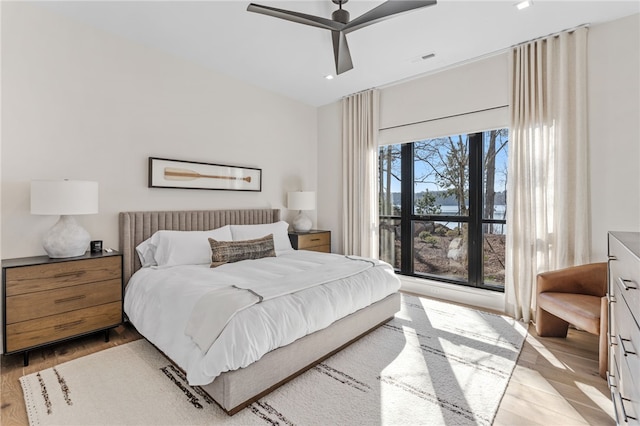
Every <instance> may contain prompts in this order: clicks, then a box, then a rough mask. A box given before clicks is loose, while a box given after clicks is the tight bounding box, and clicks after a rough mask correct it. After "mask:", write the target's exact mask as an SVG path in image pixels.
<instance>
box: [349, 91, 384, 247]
mask: <svg viewBox="0 0 640 426" xmlns="http://www.w3.org/2000/svg"><path fill="white" fill-rule="evenodd" d="M378 100H379V93H378V91H377V90H375V89H372V90H368V91H366V92H361V93H357V94H355V95H351V96H348V97H346V98H344V99H343V100H342V163H343V167H342V178H343V179H342V182H343V184H342V185H343V191H342V194H343V221H342V223H343V234H342V235H343V246H344V254H347V255H350V254H351V255H357V256H366V257H373V258H377V257H378V237H377V234H378V232H377V230H378V191H377V186H376V185H377V181H378V179H377V177H378V140H377V139H378V136H377V135H378Z"/></svg>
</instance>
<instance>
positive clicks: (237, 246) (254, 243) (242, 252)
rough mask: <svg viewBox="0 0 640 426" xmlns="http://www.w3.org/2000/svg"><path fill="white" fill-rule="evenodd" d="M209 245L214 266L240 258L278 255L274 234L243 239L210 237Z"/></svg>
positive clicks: (236, 260)
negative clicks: (224, 239) (228, 239)
mask: <svg viewBox="0 0 640 426" xmlns="http://www.w3.org/2000/svg"><path fill="white" fill-rule="evenodd" d="M209 245H210V246H211V267H212V268H215V267H217V266H220V265H224V264H225V263H233V262H238V261H240V260H247V259H261V258H263V257H275V256H276V251H275V249H274V246H273V234H269V235H267V236H265V237H262V238H256V239H255V240H243V241H216V240H214V239H213V238H209Z"/></svg>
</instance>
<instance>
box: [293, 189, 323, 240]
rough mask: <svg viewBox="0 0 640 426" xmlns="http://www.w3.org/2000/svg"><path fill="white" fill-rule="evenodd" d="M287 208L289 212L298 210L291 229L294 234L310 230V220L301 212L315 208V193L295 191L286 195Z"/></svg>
mask: <svg viewBox="0 0 640 426" xmlns="http://www.w3.org/2000/svg"><path fill="white" fill-rule="evenodd" d="M287 207H288V208H289V210H299V213H298V215H297V216H296V217H295V218H294V219H293V229H294V230H295V231H296V232H308V231H309V230H310V229H311V225H312V222H311V219H310V218H309V217H308V216H307V215H306V214H304V213H303V210H313V209H315V208H316V193H315V192H313V191H297V192H289V193H288V194H287Z"/></svg>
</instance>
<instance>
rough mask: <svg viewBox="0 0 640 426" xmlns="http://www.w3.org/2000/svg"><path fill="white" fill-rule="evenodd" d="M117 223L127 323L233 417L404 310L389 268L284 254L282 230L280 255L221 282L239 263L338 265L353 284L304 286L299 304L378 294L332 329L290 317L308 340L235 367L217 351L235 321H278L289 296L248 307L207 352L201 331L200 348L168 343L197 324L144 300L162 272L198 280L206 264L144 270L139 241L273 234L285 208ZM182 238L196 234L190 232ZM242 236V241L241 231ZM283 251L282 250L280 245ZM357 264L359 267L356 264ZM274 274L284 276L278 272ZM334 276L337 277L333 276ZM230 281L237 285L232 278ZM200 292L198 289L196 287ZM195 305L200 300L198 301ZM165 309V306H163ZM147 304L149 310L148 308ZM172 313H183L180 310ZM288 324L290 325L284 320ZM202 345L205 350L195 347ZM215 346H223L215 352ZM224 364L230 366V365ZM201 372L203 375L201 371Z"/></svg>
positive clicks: (189, 300) (190, 301) (135, 215)
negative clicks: (213, 233) (173, 235)
mask: <svg viewBox="0 0 640 426" xmlns="http://www.w3.org/2000/svg"><path fill="white" fill-rule="evenodd" d="M119 221H120V251H121V252H122V253H123V275H124V282H125V286H126V289H125V312H126V313H127V317H128V319H129V320H130V321H131V323H132V324H133V325H134V326H135V327H136V328H137V329H138V331H139V332H140V333H141V334H142V335H143V336H144V337H145V338H146V339H147V340H149V341H150V342H151V343H153V344H154V345H155V346H156V347H157V348H158V349H159V350H160V351H162V352H163V353H164V354H165V355H166V356H167V357H168V358H169V359H170V360H172V362H174V363H175V364H176V365H177V366H178V367H179V368H181V369H182V370H183V371H186V372H187V375H188V377H189V381H190V383H192V384H194V385H197V386H200V387H201V388H202V389H203V390H204V391H205V392H207V393H208V394H209V395H210V396H211V397H212V398H213V399H214V400H215V401H216V403H218V405H220V406H221V407H222V409H224V410H225V411H226V412H227V414H229V415H233V414H235V413H237V412H238V411H240V410H241V409H243V408H244V407H246V406H247V405H249V404H251V403H252V402H254V401H256V400H258V399H259V398H260V397H262V396H263V395H265V394H267V393H269V392H270V391H272V390H273V389H275V388H277V387H278V386H280V385H282V384H283V383H285V382H287V381H289V380H291V379H292V378H294V377H296V376H297V375H299V374H301V373H302V372H304V371H306V370H307V369H309V368H311V367H313V366H314V365H316V364H317V363H318V362H321V361H322V360H324V359H326V358H328V357H329V356H331V355H333V354H334V353H336V352H338V351H340V350H341V349H343V348H344V347H346V346H348V345H349V344H351V343H353V342H354V341H356V340H357V339H359V338H360V337H362V336H363V335H365V334H367V333H369V332H370V331H372V330H374V329H375V328H377V327H378V326H380V325H382V324H384V323H385V322H387V321H388V320H389V319H391V318H392V317H393V316H394V314H395V313H396V312H398V310H399V309H400V296H399V294H398V292H397V290H398V289H399V281H397V278H395V277H393V278H389V276H388V275H393V274H389V273H388V271H387V270H386V269H385V268H380V267H378V268H376V267H366V270H363V271H362V272H359V270H358V271H356V270H355V269H353V268H361V269H363V268H365V266H362V265H364V264H365V263H366V262H367V260H366V259H349V260H345V259H344V258H346V257H345V256H338V255H330V254H315V253H311V252H297V251H293V250H291V251H288V250H282V251H279V250H278V241H277V238H282V235H280V234H281V233H280V231H278V233H274V240H276V245H275V248H276V250H275V251H276V253H277V256H276V257H269V258H264V259H259V260H256V261H255V262H254V261H251V262H252V263H246V262H245V263H243V262H237V264H236V265H235V266H234V265H229V264H224V265H222V266H221V267H219V268H216V269H219V270H220V271H221V272H219V274H220V275H221V276H224V273H225V271H228V273H227V278H228V279H231V277H232V275H231V274H233V276H235V272H237V271H238V269H232V268H237V265H240V264H244V265H254V264H255V265H259V266H258V267H257V268H256V269H265V270H267V271H269V270H271V269H270V268H288V269H287V270H289V269H291V270H293V269H296V270H297V269H299V268H303V267H305V268H306V267H310V266H307V265H313V268H314V270H325V271H329V270H330V268H328V267H325V265H324V262H326V263H327V264H331V265H333V264H334V263H335V264H336V265H337V267H338V268H340V267H342V268H350V269H349V270H350V271H352V272H350V273H349V274H350V275H349V274H347V275H349V278H345V279H335V280H334V281H335V282H333V281H331V282H327V283H326V284H323V285H322V286H313V287H309V288H306V287H305V288H304V289H303V290H301V291H298V292H296V293H295V297H306V298H307V299H301V300H307V302H309V304H310V306H311V308H313V306H315V305H314V304H317V306H316V308H315V309H316V310H326V309H324V308H323V307H322V305H320V303H329V302H324V301H323V300H324V297H325V293H326V294H329V293H335V292H336V291H347V290H344V289H345V288H348V286H350V285H351V286H353V288H354V289H359V288H361V287H362V286H370V287H366V288H375V290H365V291H364V292H362V293H366V294H367V296H366V298H369V299H371V301H369V302H366V305H363V303H365V302H364V301H363V300H364V299H365V297H364V296H362V295H361V294H360V292H358V297H353V299H354V300H356V302H354V306H356V308H357V309H355V311H353V312H352V313H348V314H344V312H343V313H342V314H340V313H336V314H335V315H337V316H339V318H336V319H335V320H332V321H331V323H330V325H328V326H327V325H322V324H316V323H314V316H313V315H307V313H304V315H303V316H302V317H300V316H298V317H291V318H296V320H295V321H293V322H294V323H295V325H294V328H296V327H297V328H304V327H308V328H309V329H310V330H311V332H310V333H309V334H305V335H303V336H300V337H296V338H295V340H293V341H292V342H287V343H286V344H284V345H281V346H278V347H275V348H273V349H270V350H269V351H267V352H265V353H257V354H253V355H251V356H253V357H254V358H256V359H255V360H254V359H248V360H247V359H245V360H243V361H241V362H240V364H241V366H240V367H237V366H234V365H231V364H233V362H231V361H228V360H226V358H229V357H230V355H228V354H227V353H226V352H220V350H223V351H226V350H227V349H219V348H220V347H225V343H224V341H225V338H227V336H226V334H225V333H227V331H229V330H233V329H234V327H235V328H238V329H242V328H241V327H242V326H241V325H236V324H235V323H233V322H232V321H236V318H239V319H238V320H237V321H240V320H241V319H242V316H243V315H245V316H247V318H251V315H258V314H257V313H256V312H258V310H261V309H262V310H269V309H271V312H272V313H274V315H275V316H278V315H281V314H280V312H281V310H280V308H279V307H276V306H277V305H275V304H276V303H284V302H282V301H284V300H288V299H286V297H289V296H282V297H274V298H272V299H269V300H265V301H263V300H262V296H260V300H259V301H258V302H252V303H250V304H249V305H247V306H248V307H247V308H243V309H242V310H240V311H239V312H237V313H236V314H235V316H233V319H232V320H231V321H229V322H228V324H227V325H226V327H225V328H224V330H223V332H222V333H221V334H220V335H219V336H218V338H217V339H216V340H215V342H214V343H213V344H212V346H211V347H209V346H206V345H207V344H209V343H206V344H205V343H203V342H202V337H201V336H202V335H204V333H203V332H202V331H201V330H195V331H193V335H192V336H191V337H192V340H193V342H196V343H197V344H194V343H193V342H189V343H187V342H186V341H184V342H182V341H181V340H180V339H183V338H186V337H185V336H177V337H174V338H167V337H166V335H165V334H164V333H165V332H166V331H167V330H168V329H171V328H174V329H175V330H174V331H173V332H175V333H176V334H184V332H183V330H184V329H185V327H184V324H186V325H187V327H186V328H187V329H189V327H190V326H192V325H193V323H194V321H193V318H194V316H193V312H192V314H191V316H190V317H189V318H188V316H186V315H183V314H179V313H177V312H174V310H173V309H167V308H166V307H162V303H163V302H159V301H154V302H153V303H147V302H146V300H148V299H152V298H153V297H155V296H153V295H152V293H150V291H152V290H150V289H155V287H158V288H160V287H161V286H159V285H157V284H155V283H160V282H164V281H163V280H164V279H165V278H164V277H165V276H166V272H163V271H161V270H163V269H164V270H167V271H171V273H172V274H173V275H174V276H180V277H183V276H187V275H189V274H192V273H193V274H194V281H195V280H196V277H199V276H201V275H202V274H205V273H207V272H205V270H206V269H208V266H205V267H204V268H202V267H197V266H193V265H177V266H176V265H173V266H170V267H167V268H162V267H152V268H143V267H142V263H141V260H140V256H139V254H138V252H137V251H136V247H138V246H141V243H143V242H145V241H148V240H149V238H150V237H152V236H153V235H156V232H157V231H208V230H220V231H221V230H222V229H224V228H228V227H229V226H228V225H232V226H233V229H234V231H235V232H240V230H245V229H251V230H252V232H253V231H254V230H255V229H254V228H259V227H253V226H252V227H246V226H244V225H262V226H265V227H267V228H266V229H275V228H273V227H279V226H280V225H281V224H283V223H284V222H282V221H281V220H280V210H277V209H248V210H207V211H158V212H122V213H120V215H119ZM238 225H240V226H238ZM278 229H279V228H278ZM242 232H244V231H242ZM158 234H160V233H158ZM181 234H188V235H191V233H181ZM276 234H277V235H279V237H277V236H276ZM239 235H241V232H240V234H239ZM241 239H247V238H241ZM287 239H288V237H287ZM280 242H282V241H280ZM142 245H144V244H142ZM280 246H281V247H282V244H281V245H280ZM318 256H320V257H318ZM143 258H144V256H143ZM260 262H263V263H260ZM371 262H374V261H371ZM354 264H357V265H360V266H353V265H354ZM300 265H304V266H300ZM373 265H374V266H380V265H379V264H375V263H373ZM383 266H384V265H383ZM181 268H182V269H181ZM224 268H227V269H224ZM223 269H224V270H223ZM249 269H250V268H249ZM247 270H248V269H247ZM274 270H278V271H279V269H274ZM243 273H244V272H243ZM161 274H164V275H161ZM247 274H249V272H247ZM298 274H306V272H305V271H304V270H302V269H301V270H300V271H298ZM239 275H242V274H239ZM383 275H384V277H383ZM189 276H191V275H189ZM248 276H249V275H248ZM291 276H292V277H294V276H295V275H293V274H292V275H291ZM345 276H346V275H345ZM330 277H331V274H330V273H328V274H327V276H326V277H323V279H324V280H325V281H323V282H326V281H327V280H330V279H332V278H330ZM337 277H338V275H336V276H335V277H333V278H337ZM378 277H379V278H378ZM173 279H175V278H173ZM231 280H232V281H233V279H231ZM394 280H395V282H394ZM241 281H242V280H239V279H238V280H237V281H234V282H241ZM254 281H255V280H254ZM378 281H384V283H382V284H378ZM319 282H320V281H319ZM190 285H191V284H190ZM234 286H235V285H234ZM331 286H333V287H331ZM378 287H381V288H382V289H378ZM196 288H198V287H197V286H196ZM234 288H235V287H234ZM239 288H242V285H241V284H239ZM321 288H322V290H321ZM325 288H328V289H334V290H331V291H328V290H324V289H325ZM363 288H364V287H363ZM335 289H339V290H335ZM153 291H155V290H153ZM194 291H195V290H194ZM198 291H200V290H198ZM260 291H261V290H260ZM319 291H323V292H324V293H322V297H319V294H320V293H317V292H319ZM314 292H315V293H314ZM192 293H193V291H191V290H189V291H188V292H187V291H185V296H184V300H185V302H184V303H185V305H186V306H189V307H191V306H193V305H195V306H196V307H197V306H199V305H200V304H201V300H202V299H204V297H200V296H198V297H196V296H193V294H192ZM245 293H246V294H247V295H248V297H251V294H250V293H253V291H251V290H249V291H248V292H245ZM354 293H355V292H354ZM206 294H207V295H211V294H214V295H217V293H213V292H210V293H206ZM336 295H337V297H340V298H344V295H340V293H336ZM326 297H328V296H326ZM332 297H333V296H332ZM173 300H174V303H175V304H176V305H179V304H180V303H182V301H181V300H178V299H177V298H174V299H173ZM196 300H198V301H197V302H195V301H196ZM164 303H165V304H166V302H164ZM253 303H255V304H253ZM305 303H306V302H305ZM305 303H303V304H305ZM145 304H146V305H149V306H143V305H145ZM156 305H157V306H156ZM361 305H362V306H361ZM305 306H306V305H305ZM345 309H347V308H345ZM350 309H353V308H350ZM127 311H128V312H127ZM175 311H178V309H176V310H175ZM193 311H194V312H195V311H196V309H193ZM201 313H202V314H203V315H207V314H208V313H207V311H206V310H201ZM276 313H278V314H276ZM145 318H146V319H145ZM154 318H157V322H158V323H162V325H161V326H160V325H158V326H157V327H156V328H158V329H161V331H156V329H155V328H153V324H151V323H153V322H156V321H155V320H154ZM198 318H199V317H198ZM287 318H289V317H287ZM270 321H272V320H271V319H269V321H265V322H270ZM283 321H284V322H291V321H287V320H286V319H285V320H283ZM300 321H308V322H309V324H311V325H309V324H307V325H305V326H304V327H302V326H298V325H297V324H298V322H300ZM326 321H327V319H325V318H323V319H318V320H317V321H315V322H317V323H322V322H326ZM195 323H196V324H200V323H203V321H196V322H195ZM280 326H283V324H280V325H278V324H274V325H273V327H274V329H279V328H278V327H280ZM190 331H192V330H190ZM206 331H209V330H206ZM161 333H162V334H161ZM198 333H200V335H198ZM229 333H231V331H229ZM197 336H200V337H199V338H200V340H198V338H197ZM229 339H231V340H229ZM234 339H235V338H228V339H227V340H229V341H231V342H234V344H235V340H234ZM270 339H271V338H270ZM271 340H275V339H271ZM219 342H222V343H219ZM250 344H252V345H253V341H251V342H250ZM268 344H269V345H273V343H272V342H269V343H268ZM199 345H200V347H198V346H199ZM202 345H205V346H202ZM213 345H218V346H215V347H214V346H213ZM265 345H266V344H265ZM265 347H266V346H265ZM234 350H237V349H234ZM216 351H217V352H216ZM248 352H251V351H248ZM220 360H223V361H220ZM225 362H226V363H227V364H225ZM234 362H235V361H234ZM230 363H231V364H230ZM243 363H244V364H246V365H244V364H243ZM214 364H215V365H214ZM200 370H202V371H203V372H202V373H200ZM211 380H212V381H211Z"/></svg>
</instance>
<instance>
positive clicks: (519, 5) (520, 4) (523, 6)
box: [516, 0, 533, 10]
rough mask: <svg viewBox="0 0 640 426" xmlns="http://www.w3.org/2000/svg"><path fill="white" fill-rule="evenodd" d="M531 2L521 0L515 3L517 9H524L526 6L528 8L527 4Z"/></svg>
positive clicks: (529, 0) (529, 4)
mask: <svg viewBox="0 0 640 426" xmlns="http://www.w3.org/2000/svg"><path fill="white" fill-rule="evenodd" d="M532 4H533V3H532V2H531V0H524V1H521V2H519V3H516V8H517V9H518V10H522V9H526V8H528V7H529V6H531V5H532Z"/></svg>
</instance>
